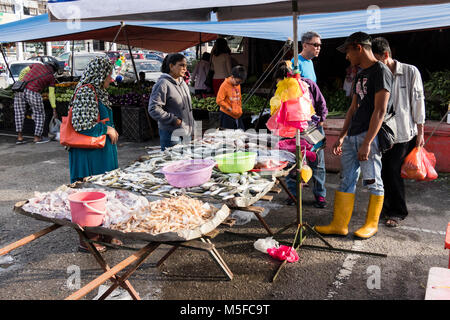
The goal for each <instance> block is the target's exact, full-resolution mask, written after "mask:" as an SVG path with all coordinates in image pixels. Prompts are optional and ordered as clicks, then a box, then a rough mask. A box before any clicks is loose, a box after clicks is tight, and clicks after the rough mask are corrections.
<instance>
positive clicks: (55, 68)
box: [44, 61, 59, 72]
mask: <svg viewBox="0 0 450 320" xmlns="http://www.w3.org/2000/svg"><path fill="white" fill-rule="evenodd" d="M44 64H46V65H47V66H49V67H51V68H52V69H53V72H56V71H58V69H59V66H58V64H57V63H56V62H55V61H46V62H44Z"/></svg>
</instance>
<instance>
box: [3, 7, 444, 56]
mask: <svg viewBox="0 0 450 320" xmlns="http://www.w3.org/2000/svg"><path fill="white" fill-rule="evenodd" d="M119 25H120V24H119V23H118V22H86V21H83V22H77V21H71V22H49V20H48V15H47V14H44V15H41V16H37V17H32V18H28V19H24V20H20V21H16V22H11V23H8V24H4V25H0V42H16V41H33V40H34V41H36V40H40V41H52V40H53V41H56V40H81V39H83V38H82V37H83V36H86V37H85V38H84V39H96V40H104V41H112V40H113V38H114V34H113V33H112V32H111V30H113V29H111V28H117V30H118V27H119ZM126 25H128V26H130V27H133V26H135V27H143V28H156V29H152V31H151V32H148V36H151V37H153V38H154V39H153V40H154V41H155V40H159V41H161V42H164V41H170V39H167V38H164V36H166V37H167V36H168V34H167V33H164V32H167V30H182V31H190V32H197V33H202V34H204V33H207V34H224V35H235V36H245V37H251V38H261V39H270V40H280V41H285V40H287V39H288V38H292V17H279V18H264V19H252V20H237V21H220V22H219V21H217V20H216V21H214V19H213V21H207V22H148V21H147V22H136V21H133V22H126ZM449 25H450V3H446V4H437V5H426V6H412V7H401V8H385V9H379V8H378V7H376V6H373V7H369V8H367V10H361V11H348V12H336V13H325V14H309V15H300V16H299V34H302V33H303V32H306V31H309V30H314V31H316V32H318V33H319V34H320V35H321V37H322V38H323V39H329V38H340V37H346V36H348V35H349V34H351V33H353V32H355V31H364V32H367V33H369V34H380V33H392V32H401V31H412V30H424V29H433V28H445V27H448V26H449ZM108 30H109V31H108ZM114 30H115V29H114ZM164 30H166V31H164ZM92 31H96V32H94V33H91V32H92ZM107 31H108V32H107ZM88 36H92V37H88ZM135 38H140V39H139V40H141V44H144V42H145V41H144V39H142V35H139V37H135ZM197 39H199V38H198V37H195V40H196V41H197ZM133 40H136V39H133ZM175 40H176V39H175ZM205 40H206V41H207V39H205V38H203V39H202V41H205ZM177 41H178V40H177ZM131 44H132V45H133V46H139V43H136V42H132V43H131ZM186 45H189V46H191V43H187V42H186ZM142 48H148V49H153V48H149V47H148V46H142ZM186 48H187V47H186Z"/></svg>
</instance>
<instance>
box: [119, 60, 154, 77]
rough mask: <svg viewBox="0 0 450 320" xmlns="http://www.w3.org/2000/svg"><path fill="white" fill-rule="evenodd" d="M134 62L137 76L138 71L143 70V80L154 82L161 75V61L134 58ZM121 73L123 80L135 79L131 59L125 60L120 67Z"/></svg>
mask: <svg viewBox="0 0 450 320" xmlns="http://www.w3.org/2000/svg"><path fill="white" fill-rule="evenodd" d="M134 64H135V65H136V71H137V73H138V76H139V73H140V72H145V80H148V81H152V82H156V81H158V79H159V77H160V76H161V75H162V72H161V65H162V63H161V61H158V60H146V59H136V60H134ZM121 74H123V76H124V81H125V82H130V81H131V82H133V81H136V74H135V73H134V68H133V63H132V61H131V60H129V61H127V62H126V64H125V68H123V69H122V71H121Z"/></svg>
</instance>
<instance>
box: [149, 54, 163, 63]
mask: <svg viewBox="0 0 450 320" xmlns="http://www.w3.org/2000/svg"><path fill="white" fill-rule="evenodd" d="M145 59H146V60H157V61H160V62H163V61H164V57H163V56H162V55H160V54H158V53H156V52H149V53H146V54H145Z"/></svg>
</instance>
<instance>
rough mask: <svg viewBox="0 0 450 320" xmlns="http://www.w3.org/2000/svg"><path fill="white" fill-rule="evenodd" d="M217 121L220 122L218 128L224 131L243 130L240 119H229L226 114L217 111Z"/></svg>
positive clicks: (242, 123)
mask: <svg viewBox="0 0 450 320" xmlns="http://www.w3.org/2000/svg"><path fill="white" fill-rule="evenodd" d="M219 112H220V114H219V121H220V127H221V128H224V129H242V130H245V128H244V122H242V119H241V118H239V119H235V118H233V117H230V116H229V115H227V114H226V113H224V112H222V111H219Z"/></svg>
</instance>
